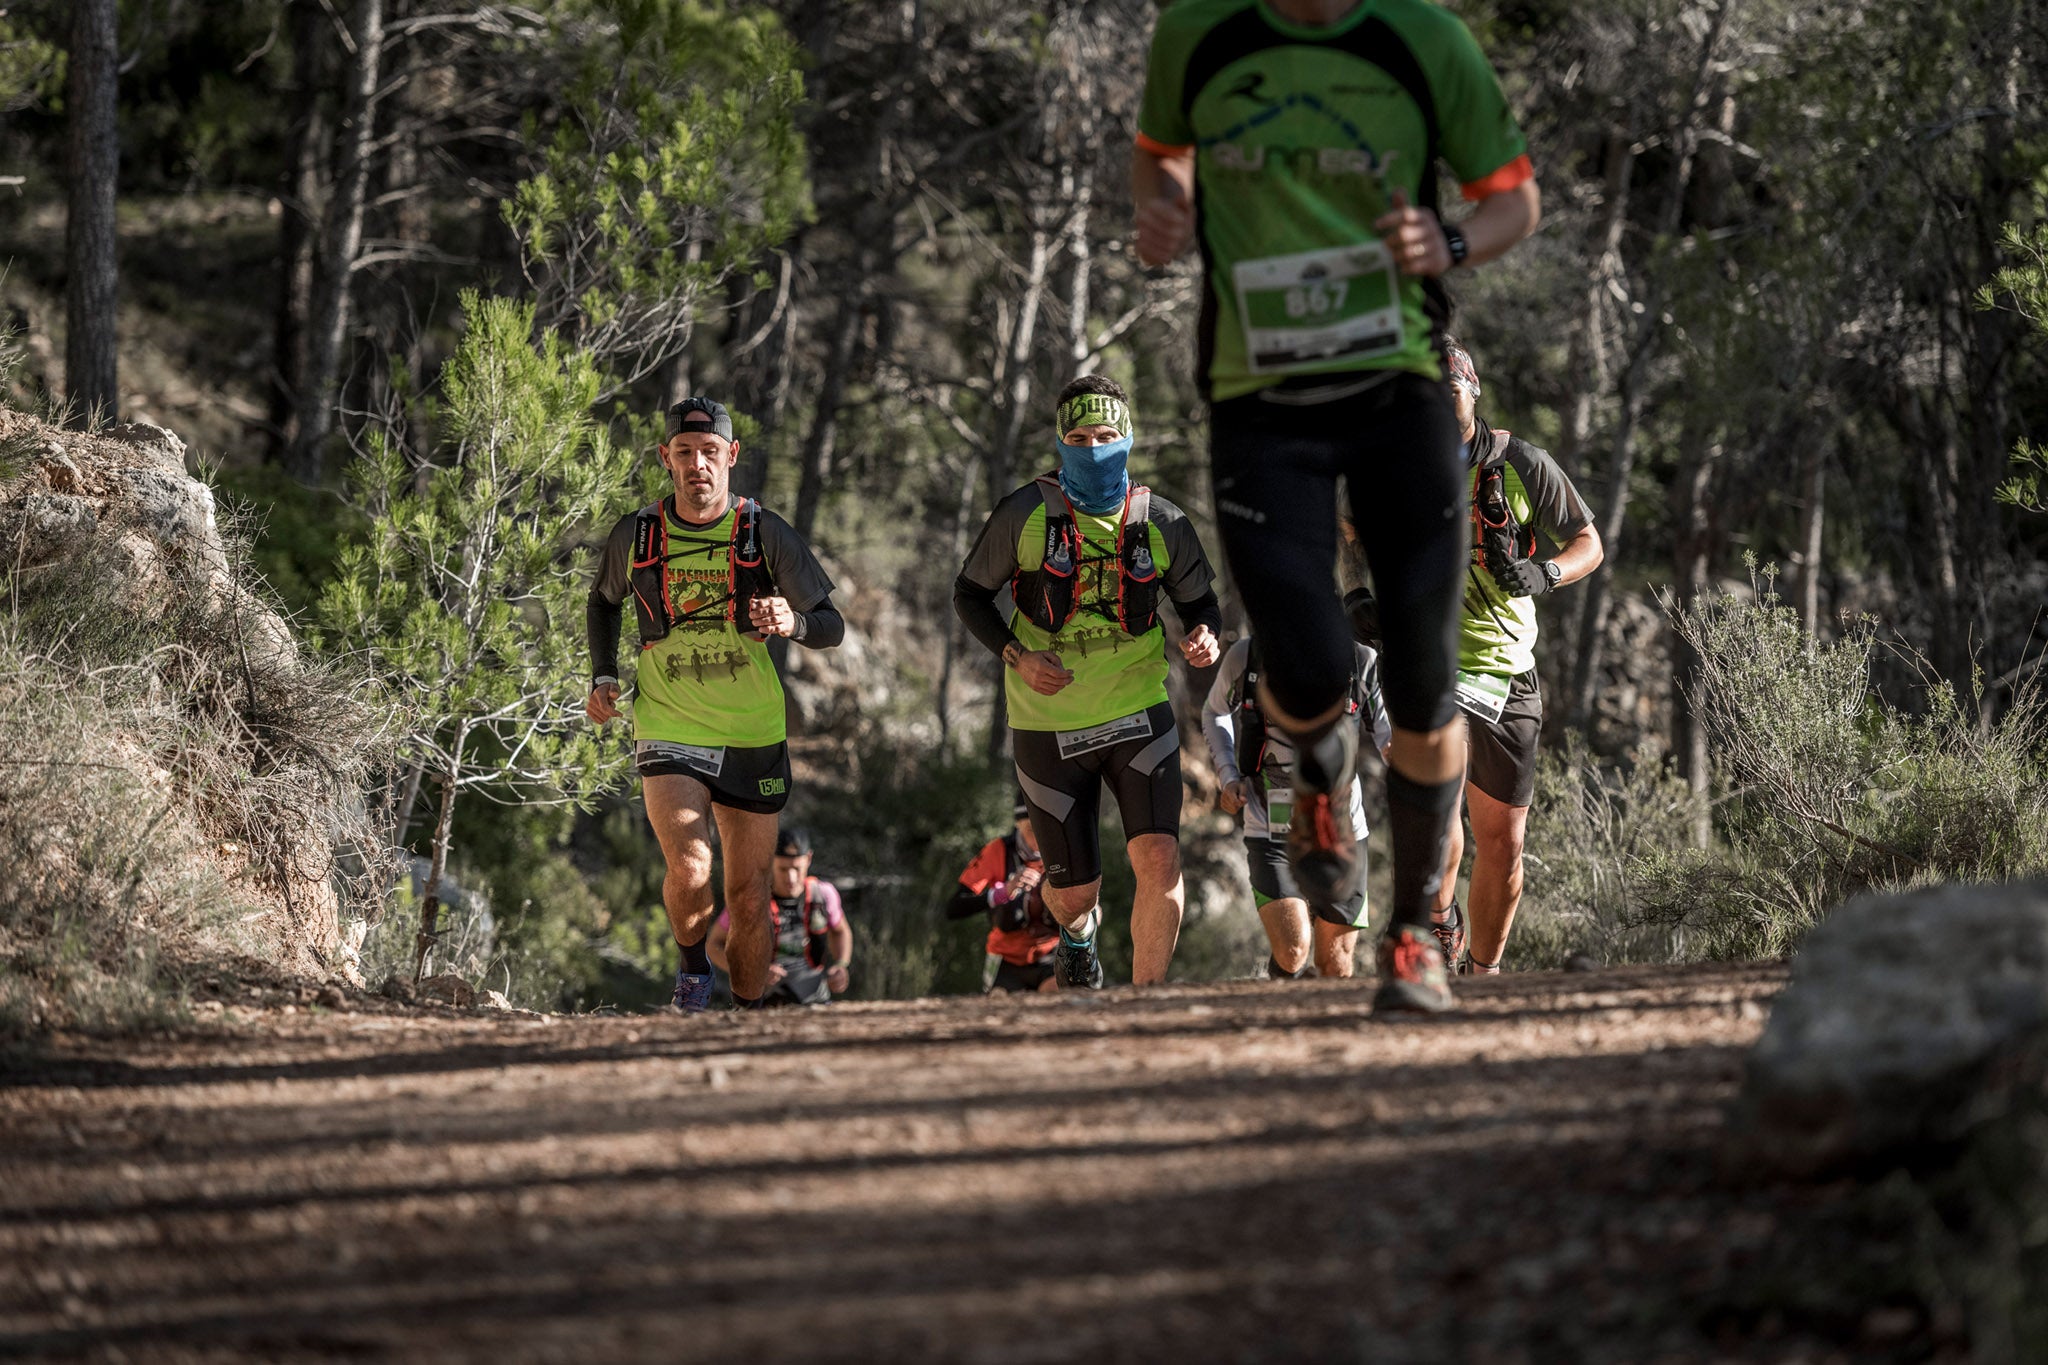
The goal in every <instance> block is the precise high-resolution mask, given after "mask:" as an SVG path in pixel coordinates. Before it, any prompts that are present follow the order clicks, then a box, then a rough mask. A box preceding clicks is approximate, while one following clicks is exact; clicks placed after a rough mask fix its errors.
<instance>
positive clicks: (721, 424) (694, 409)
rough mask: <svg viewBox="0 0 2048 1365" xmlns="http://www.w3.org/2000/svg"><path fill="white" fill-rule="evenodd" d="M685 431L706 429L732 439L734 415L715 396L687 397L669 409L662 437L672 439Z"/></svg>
mask: <svg viewBox="0 0 2048 1365" xmlns="http://www.w3.org/2000/svg"><path fill="white" fill-rule="evenodd" d="M684 431H706V432H709V433H711V434H712V435H713V436H719V437H723V438H724V439H725V440H728V441H730V440H731V439H732V417H731V415H730V414H729V413H727V412H726V410H725V404H723V403H721V402H719V401H718V400H717V399H715V398H685V399H684V400H683V401H682V402H680V403H677V404H676V405H675V406H674V407H672V408H670V409H669V410H668V423H667V428H666V430H664V431H663V432H662V434H661V439H662V440H663V441H667V440H670V439H671V438H673V437H674V436H675V435H676V434H677V433H679V432H684Z"/></svg>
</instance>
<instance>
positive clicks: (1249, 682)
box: [1235, 639, 1358, 801]
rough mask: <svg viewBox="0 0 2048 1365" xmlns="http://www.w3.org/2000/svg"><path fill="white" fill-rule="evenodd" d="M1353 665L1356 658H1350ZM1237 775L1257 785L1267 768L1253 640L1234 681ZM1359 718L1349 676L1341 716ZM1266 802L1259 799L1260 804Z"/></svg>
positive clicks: (1354, 682)
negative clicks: (1238, 675)
mask: <svg viewBox="0 0 2048 1365" xmlns="http://www.w3.org/2000/svg"><path fill="white" fill-rule="evenodd" d="M1351 657H1352V659H1353V661H1354V663H1355V662H1356V660H1357V658H1358V655H1357V653H1356V652H1354V653H1353V654H1352V656H1351ZM1237 687H1238V692H1237V724H1236V727H1235V728H1236V730H1237V737H1236V738H1237V745H1236V747H1237V775H1238V776H1239V777H1242V778H1244V779H1245V780H1246V781H1248V782H1249V781H1256V780H1257V778H1258V775H1259V773H1260V772H1262V771H1263V770H1264V769H1265V766H1266V714H1265V712H1263V711H1261V710H1259V642H1258V641H1257V640H1256V639H1254V640H1252V642H1251V643H1250V644H1248V645H1246V646H1245V651H1244V676H1243V677H1242V678H1239V679H1238V680H1237ZM1357 714H1358V674H1357V672H1356V670H1355V669H1354V671H1353V672H1352V675H1351V681H1350V683H1349V684H1348V685H1347V686H1346V687H1345V689H1344V715H1345V717H1346V719H1349V718H1351V717H1353V716H1356V715H1357ZM1264 799H1265V798H1264V797H1263V796H1262V797H1260V800H1261V801H1263V800H1264Z"/></svg>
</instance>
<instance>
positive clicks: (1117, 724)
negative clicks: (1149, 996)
mask: <svg viewBox="0 0 2048 1365" xmlns="http://www.w3.org/2000/svg"><path fill="white" fill-rule="evenodd" d="M1057 419H1058V420H1057V422H1056V424H1055V428H1054V430H1055V431H1056V432H1057V433H1058V437H1059V450H1060V463H1059V467H1058V468H1057V469H1055V470H1053V471H1051V472H1049V473H1046V474H1044V475H1041V476H1040V477H1038V478H1036V479H1033V480H1032V481H1031V482H1029V483H1027V484H1025V485H1024V486H1023V487H1022V488H1019V489H1017V490H1016V491H1015V492H1012V493H1010V494H1008V495H1007V496H1006V497H1004V498H1003V500H1002V501H1001V502H999V503H998V504H996V509H995V511H994V513H993V514H991V515H990V517H989V519H988V522H987V524H985V525H984V526H983V527H982V529H981V535H980V538H979V539H978V540H977V541H976V542H975V545H974V548H973V550H972V551H970V552H969V554H968V556H967V562H966V564H965V565H963V566H962V568H961V570H960V577H959V579H958V580H957V581H956V582H955V584H954V587H953V609H954V610H955V611H956V612H957V613H959V616H960V619H961V620H962V621H963V622H964V623H966V626H967V629H968V631H969V632H970V633H971V634H972V635H973V636H974V638H975V639H977V640H979V641H981V643H982V644H983V645H984V646H986V647H987V648H988V650H989V651H990V652H991V653H993V654H996V655H999V656H1000V657H1001V658H1002V660H1003V664H1004V666H1005V668H1006V669H1007V672H1006V674H1005V689H1004V696H1005V699H1006V701H1007V703H1008V706H1009V718H1010V731H1011V739H1012V743H1013V746H1014V752H1015V757H1016V762H1017V784H1018V786H1019V787H1021V788H1022V789H1023V792H1024V801H1025V805H1026V806H1027V807H1028V808H1029V810H1030V812H1031V828H1032V830H1033V832H1034V834H1035V835H1036V837H1037V841H1038V846H1039V848H1041V849H1042V850H1044V854H1045V884H1044V888H1043V890H1044V895H1045V903H1046V906H1047V908H1048V909H1050V910H1051V911H1052V915H1053V918H1054V919H1055V920H1057V921H1059V924H1060V931H1059V945H1058V947H1057V948H1056V949H1055V950H1054V959H1055V962H1056V964H1057V970H1058V975H1059V982H1060V985H1062V986H1072V987H1082V988H1090V989H1092V988H1095V987H1099V986H1101V984H1102V962H1101V959H1100V957H1099V956H1098V954H1097V952H1096V945H1095V934H1096V929H1097V927H1098V926H1099V925H1100V923H1101V915H1100V911H1099V906H1098V901H1099V899H1100V895H1101V891H1102V852H1101V847H1100V840H1099V836H1098V834H1097V824H1096V815H1097V812H1098V810H1099V807H1100V802H1101V799H1102V789H1103V786H1104V785H1105V784H1107V785H1108V786H1109V788H1110V790H1111V792H1112V793H1113V794H1114V795H1115V798H1116V803H1117V811H1118V813H1119V814H1120V815H1121V816H1122V818H1123V827H1124V838H1125V841H1126V844H1125V847H1126V849H1127V850H1128V851H1129V854H1130V859H1131V871H1132V872H1133V873H1134V874H1135V877H1136V881H1137V889H1136V892H1135V895H1134V897H1133V899H1132V903H1131V941H1132V972H1131V975H1132V980H1133V981H1134V982H1136V983H1137V984H1138V985H1150V984H1154V983H1157V982H1161V981H1164V980H1165V979H1166V969H1167V966H1168V964H1169V963H1170V962H1171V961H1172V960H1173V948H1174V944H1175V942H1176V941H1177V940H1178V939H1179V937H1180V920H1181V910H1182V905H1183V902H1184V899H1185V892H1184V889H1183V887H1182V884H1181V875H1180V806H1181V786H1180V736H1179V729H1178V726H1177V725H1176V723H1175V720H1174V715H1173V706H1172V704H1171V703H1169V702H1168V701H1167V699H1166V635H1165V631H1164V628H1163V627H1162V626H1161V624H1160V615H1159V610H1160V607H1161V606H1162V605H1163V604H1164V603H1165V602H1171V603H1172V604H1173V608H1174V613H1175V615H1176V616H1178V617H1179V619H1180V623H1181V625H1182V627H1183V628H1184V629H1185V630H1186V631H1187V635H1186V638H1184V639H1183V640H1182V641H1181V645H1180V650H1181V654H1182V656H1183V657H1185V658H1186V659H1187V661H1188V663H1189V665H1190V666H1192V667H1195V668H1206V667H1208V666H1209V665H1210V664H1213V663H1215V662H1216V657H1217V654H1218V649H1217V644H1216V631H1217V629H1218V627H1219V626H1220V625H1221V624H1222V613H1221V610H1220V608H1219V606H1218V603H1217V601H1216V593H1215V591H1214V589H1212V588H1211V587H1210V583H1211V580H1212V579H1213V578H1214V573H1213V572H1212V571H1211V569H1210V568H1209V560H1208V556H1207V555H1206V554H1204V553H1203V550H1202V543H1201V541H1200V540H1199V539H1198V538H1197V537H1196V535H1195V528H1194V526H1193V524H1192V523H1190V522H1189V521H1188V519H1187V517H1186V515H1185V514H1183V513H1182V512H1181V510H1180V509H1179V508H1178V507H1176V506H1174V505H1173V504H1172V503H1171V502H1168V501H1167V500H1166V499H1165V498H1163V497H1160V496H1159V495H1158V494H1157V493H1155V492H1152V491H1151V490H1150V489H1148V488H1145V487H1143V486H1141V485H1138V484H1135V483H1133V482H1132V481H1131V478H1130V473H1129V460H1130V452H1131V441H1132V435H1131V406H1130V396H1129V395H1128V394H1126V393H1125V392H1124V391H1123V389H1122V388H1121V387H1120V386H1119V385H1118V384H1117V383H1116V381H1114V380H1112V379H1109V378H1107V377H1105V376H1102V375H1086V376H1083V377H1082V378H1079V379H1076V380H1074V381H1073V382H1071V383H1069V384H1068V385H1067V386H1066V388H1065V389H1063V390H1061V392H1060V396H1059V403H1058V409H1057ZM1006 588H1007V589H1009V590H1010V591H1011V593H1012V596H1013V598H1014V600H1015V603H1016V606H1017V611H1016V617H1015V620H1014V621H1005V619H1004V617H1003V613H1002V612H1001V610H1000V609H999V608H998V607H997V604H996V599H997V597H998V596H999V595H1000V594H1001V593H1002V592H1003V591H1004V589H1006Z"/></svg>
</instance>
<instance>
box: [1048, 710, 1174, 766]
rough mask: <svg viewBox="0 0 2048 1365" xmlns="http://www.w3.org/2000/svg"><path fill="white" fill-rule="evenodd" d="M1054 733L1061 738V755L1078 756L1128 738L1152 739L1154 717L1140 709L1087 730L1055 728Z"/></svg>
mask: <svg viewBox="0 0 2048 1365" xmlns="http://www.w3.org/2000/svg"><path fill="white" fill-rule="evenodd" d="M1053 733H1054V734H1055V735H1056V736H1058V738H1059V745H1060V757H1061V758H1078V757H1080V756H1081V755H1082V754H1092V753H1094V752H1095V751H1096V750H1097V749H1107V748H1108V747H1109V746H1110V745H1112V744H1121V743H1123V742H1124V741H1125V740H1127V739H1150V738H1151V737H1152V717H1150V716H1148V715H1146V714H1145V713H1144V712H1143V711H1140V712H1138V713H1137V714H1136V715H1130V716H1124V717H1122V718H1121V719H1118V720H1111V721H1104V722H1103V723H1102V724H1100V725H1091V726H1089V727H1088V728H1087V729H1085V730H1055V731H1054V732H1053Z"/></svg>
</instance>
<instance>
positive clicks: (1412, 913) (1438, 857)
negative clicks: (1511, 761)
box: [1387, 767, 1465, 925]
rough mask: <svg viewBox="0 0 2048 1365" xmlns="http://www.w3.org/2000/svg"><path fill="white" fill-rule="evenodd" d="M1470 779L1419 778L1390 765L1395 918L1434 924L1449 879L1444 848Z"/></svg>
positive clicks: (1397, 921) (1398, 921)
mask: <svg viewBox="0 0 2048 1365" xmlns="http://www.w3.org/2000/svg"><path fill="white" fill-rule="evenodd" d="M1464 791H1465V779H1464V778H1463V777H1462V776H1460V777H1454V778H1452V779H1450V780H1449V781H1448V782H1417V781H1415V780H1413V779H1412V778H1408V777H1404V776H1402V775H1401V774H1400V773H1398V772H1396V771H1395V770H1394V769H1393V768H1391V767H1389V768H1388V769H1387V825H1388V827H1389V828H1390V830H1391V831H1392V834H1393V838H1394V913H1393V922H1394V923H1395V924H1416V925H1428V924H1429V923H1430V922H1431V920H1432V919H1433V918H1434V916H1435V912H1436V893H1437V892H1438V891H1439V890H1441V889H1442V887H1443V884H1444V849H1445V848H1446V847H1447V846H1448V844H1449V841H1450V835H1451V821H1453V820H1455V819H1457V818H1458V798H1459V797H1460V796H1462V795H1463V794H1464Z"/></svg>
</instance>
